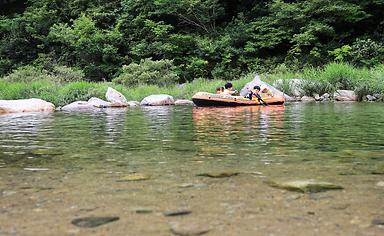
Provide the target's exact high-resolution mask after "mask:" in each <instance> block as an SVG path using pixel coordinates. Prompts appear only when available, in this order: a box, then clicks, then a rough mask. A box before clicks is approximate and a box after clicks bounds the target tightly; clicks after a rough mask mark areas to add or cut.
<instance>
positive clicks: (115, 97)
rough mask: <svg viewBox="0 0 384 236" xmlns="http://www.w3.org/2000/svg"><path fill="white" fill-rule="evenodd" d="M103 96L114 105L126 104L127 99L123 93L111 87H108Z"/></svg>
mask: <svg viewBox="0 0 384 236" xmlns="http://www.w3.org/2000/svg"><path fill="white" fill-rule="evenodd" d="M105 97H106V99H107V101H108V102H110V103H112V104H113V105H114V106H119V105H120V106H128V104H127V99H126V98H125V97H124V95H123V94H121V93H120V92H118V91H116V90H115V89H113V88H111V87H108V90H107V93H106V94H105Z"/></svg>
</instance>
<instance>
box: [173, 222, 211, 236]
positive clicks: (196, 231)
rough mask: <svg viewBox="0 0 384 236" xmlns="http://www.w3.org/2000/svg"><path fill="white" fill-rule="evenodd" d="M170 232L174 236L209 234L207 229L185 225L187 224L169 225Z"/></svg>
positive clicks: (194, 225) (195, 225)
mask: <svg viewBox="0 0 384 236" xmlns="http://www.w3.org/2000/svg"><path fill="white" fill-rule="evenodd" d="M170 226H171V232H172V233H173V234H175V235H180V236H194V235H203V234H206V233H208V232H209V229H207V228H204V227H201V226H199V225H197V224H187V223H183V224H182V223H176V222H175V223H171V224H170Z"/></svg>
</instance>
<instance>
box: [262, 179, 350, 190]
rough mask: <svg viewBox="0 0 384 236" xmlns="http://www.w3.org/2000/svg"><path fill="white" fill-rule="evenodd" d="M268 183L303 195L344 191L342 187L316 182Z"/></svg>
mask: <svg viewBox="0 0 384 236" xmlns="http://www.w3.org/2000/svg"><path fill="white" fill-rule="evenodd" d="M266 183H267V184H268V185H270V186H272V187H275V188H280V189H285V190H289V191H296V192H303V193H317V192H323V191H328V190H336V189H343V187H342V186H340V185H336V184H332V183H328V182H320V181H315V180H295V181H287V182H274V181H268V182H266Z"/></svg>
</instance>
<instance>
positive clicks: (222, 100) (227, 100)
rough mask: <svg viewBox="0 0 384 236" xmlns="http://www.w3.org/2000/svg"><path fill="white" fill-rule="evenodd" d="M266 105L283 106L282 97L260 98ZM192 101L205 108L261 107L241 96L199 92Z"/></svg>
mask: <svg viewBox="0 0 384 236" xmlns="http://www.w3.org/2000/svg"><path fill="white" fill-rule="evenodd" d="M262 98H263V100H264V101H265V102H266V104H268V105H282V104H284V97H282V96H273V97H270V96H266V97H262ZM192 101H193V103H194V104H195V105H196V106H201V107H207V106H215V107H218V106H220V107H222V106H225V107H231V106H232V107H233V106H260V105H263V104H262V103H261V102H259V101H258V100H257V99H255V100H250V99H248V98H244V97H241V96H230V95H221V94H212V93H204V92H199V93H197V94H195V95H194V96H193V97H192Z"/></svg>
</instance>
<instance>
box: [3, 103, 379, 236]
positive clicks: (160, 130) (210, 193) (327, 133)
mask: <svg viewBox="0 0 384 236" xmlns="http://www.w3.org/2000/svg"><path fill="white" fill-rule="evenodd" d="M0 155H1V156H0V167H1V168H0V194H2V195H0V206H1V209H0V211H1V214H0V234H5V235H36V233H38V234H40V235H52V234H55V233H56V234H63V235H68V234H71V235H72V234H74V235H84V234H90V235H91V234H100V235H104V234H106V232H110V233H111V232H112V234H113V235H170V234H171V233H170V232H171V231H170V228H172V227H173V225H174V224H182V225H183V224H186V225H197V226H196V227H201V228H207V229H209V232H208V233H207V235H223V234H225V233H227V235H258V234H260V235H265V234H266V235H268V234H281V233H284V234H285V235H297V234H299V235H300V234H302V235H308V234H309V233H313V232H315V234H324V233H326V234H331V235H333V234H343V235H347V234H348V235H351V234H352V235H378V234H380V233H384V231H383V229H382V228H381V227H380V226H376V225H372V220H375V219H376V220H377V219H384V187H382V186H380V183H381V182H382V181H384V106H383V105H382V104H380V103H373V104H371V103H369V104H367V103H336V104H333V103H331V104H321V103H319V104H315V103H313V104H290V105H286V106H267V107H238V108H196V107H193V108H192V107H148V108H130V109H107V110H102V111H98V112H83V113H65V112H60V113H53V114H21V115H19V114H17V115H3V116H0ZM31 168H32V169H31ZM33 170H36V171H33ZM209 172H238V173H240V174H239V175H237V176H234V177H229V178H223V179H211V178H207V177H202V176H198V175H199V174H201V173H209ZM134 173H136V174H144V175H148V176H150V179H149V180H142V181H121V180H122V179H123V178H124V177H125V176H129V175H132V174H134ZM308 179H314V180H318V181H328V182H332V183H336V184H339V185H342V186H343V187H344V190H342V191H329V192H322V193H316V194H302V193H292V192H288V191H285V190H279V189H275V188H272V187H270V186H268V185H267V184H265V182H266V180H274V181H285V180H308ZM186 208H187V209H189V210H191V211H192V214H190V215H188V216H179V217H174V218H172V217H171V218H170V217H165V216H163V214H162V213H163V212H165V211H169V210H174V209H176V210H177V209H186ZM135 209H136V210H137V209H147V210H148V209H149V211H150V213H148V214H139V213H136V210H135ZM105 215H112V216H118V217H120V220H119V221H117V222H114V223H110V224H107V225H103V226H100V227H97V228H94V229H91V230H89V229H82V228H78V227H76V226H74V225H72V224H71V220H73V219H75V218H76V217H82V216H105ZM148 224H150V225H151V227H147V225H148ZM128 225H129V226H128ZM298 228H299V229H300V230H299V231H298V230H297V229H298ZM108 234H109V233H108Z"/></svg>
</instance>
